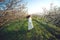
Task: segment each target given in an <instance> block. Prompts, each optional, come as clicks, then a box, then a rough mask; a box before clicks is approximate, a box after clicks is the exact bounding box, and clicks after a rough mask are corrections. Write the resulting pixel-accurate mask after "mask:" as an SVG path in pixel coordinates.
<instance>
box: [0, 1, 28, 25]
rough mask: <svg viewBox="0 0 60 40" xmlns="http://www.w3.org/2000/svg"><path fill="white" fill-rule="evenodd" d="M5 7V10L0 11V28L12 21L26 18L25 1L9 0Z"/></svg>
mask: <svg viewBox="0 0 60 40" xmlns="http://www.w3.org/2000/svg"><path fill="white" fill-rule="evenodd" d="M4 2H5V1H4ZM5 6H6V7H5V8H4V10H0V26H1V25H3V24H6V23H7V22H8V21H11V19H15V18H18V19H20V18H22V17H24V16H25V14H26V12H27V11H26V7H25V6H26V2H25V1H24V0H9V2H8V3H6V4H5Z"/></svg>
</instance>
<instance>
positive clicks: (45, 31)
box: [0, 17, 60, 40]
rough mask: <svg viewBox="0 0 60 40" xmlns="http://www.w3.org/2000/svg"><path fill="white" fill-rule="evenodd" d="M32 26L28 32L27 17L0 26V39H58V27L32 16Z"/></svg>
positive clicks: (59, 32)
mask: <svg viewBox="0 0 60 40" xmlns="http://www.w3.org/2000/svg"><path fill="white" fill-rule="evenodd" d="M32 21H33V25H34V28H33V29H32V30H30V32H28V22H27V19H24V20H15V21H12V22H10V23H8V24H6V25H4V26H3V27H2V28H0V40H60V27H56V26H55V25H53V24H51V23H46V22H45V21H44V19H40V18H38V17H33V18H32Z"/></svg>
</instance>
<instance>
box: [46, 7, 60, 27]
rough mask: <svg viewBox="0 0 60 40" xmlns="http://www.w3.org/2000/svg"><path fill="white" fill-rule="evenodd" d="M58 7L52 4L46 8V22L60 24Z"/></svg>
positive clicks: (59, 9)
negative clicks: (48, 8)
mask: <svg viewBox="0 0 60 40" xmlns="http://www.w3.org/2000/svg"><path fill="white" fill-rule="evenodd" d="M59 15H60V7H57V6H53V7H51V8H50V10H48V14H47V15H45V17H46V19H48V21H47V22H49V23H53V24H55V25H56V26H60V16H59Z"/></svg>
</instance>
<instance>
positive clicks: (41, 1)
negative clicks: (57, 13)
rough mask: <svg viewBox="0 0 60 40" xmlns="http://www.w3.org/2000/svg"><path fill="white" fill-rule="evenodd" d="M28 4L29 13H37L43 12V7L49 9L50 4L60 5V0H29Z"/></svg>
mask: <svg viewBox="0 0 60 40" xmlns="http://www.w3.org/2000/svg"><path fill="white" fill-rule="evenodd" d="M27 1H28V4H27V7H28V13H29V14H32V13H37V12H42V8H47V9H49V7H50V4H51V3H53V4H55V5H58V6H60V5H59V4H60V0H27Z"/></svg>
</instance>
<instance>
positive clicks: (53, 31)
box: [34, 19, 60, 39]
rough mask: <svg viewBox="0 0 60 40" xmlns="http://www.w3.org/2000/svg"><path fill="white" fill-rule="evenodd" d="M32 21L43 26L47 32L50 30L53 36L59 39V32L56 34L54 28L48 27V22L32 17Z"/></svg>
mask: <svg viewBox="0 0 60 40" xmlns="http://www.w3.org/2000/svg"><path fill="white" fill-rule="evenodd" d="M34 21H36V23H38V24H39V25H40V26H42V27H44V28H45V29H46V30H47V31H48V32H50V33H51V34H52V35H53V36H55V37H56V38H57V39H60V34H56V33H55V32H56V31H55V30H54V29H53V28H51V27H49V25H48V24H43V23H42V22H40V21H38V20H36V19H34Z"/></svg>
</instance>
